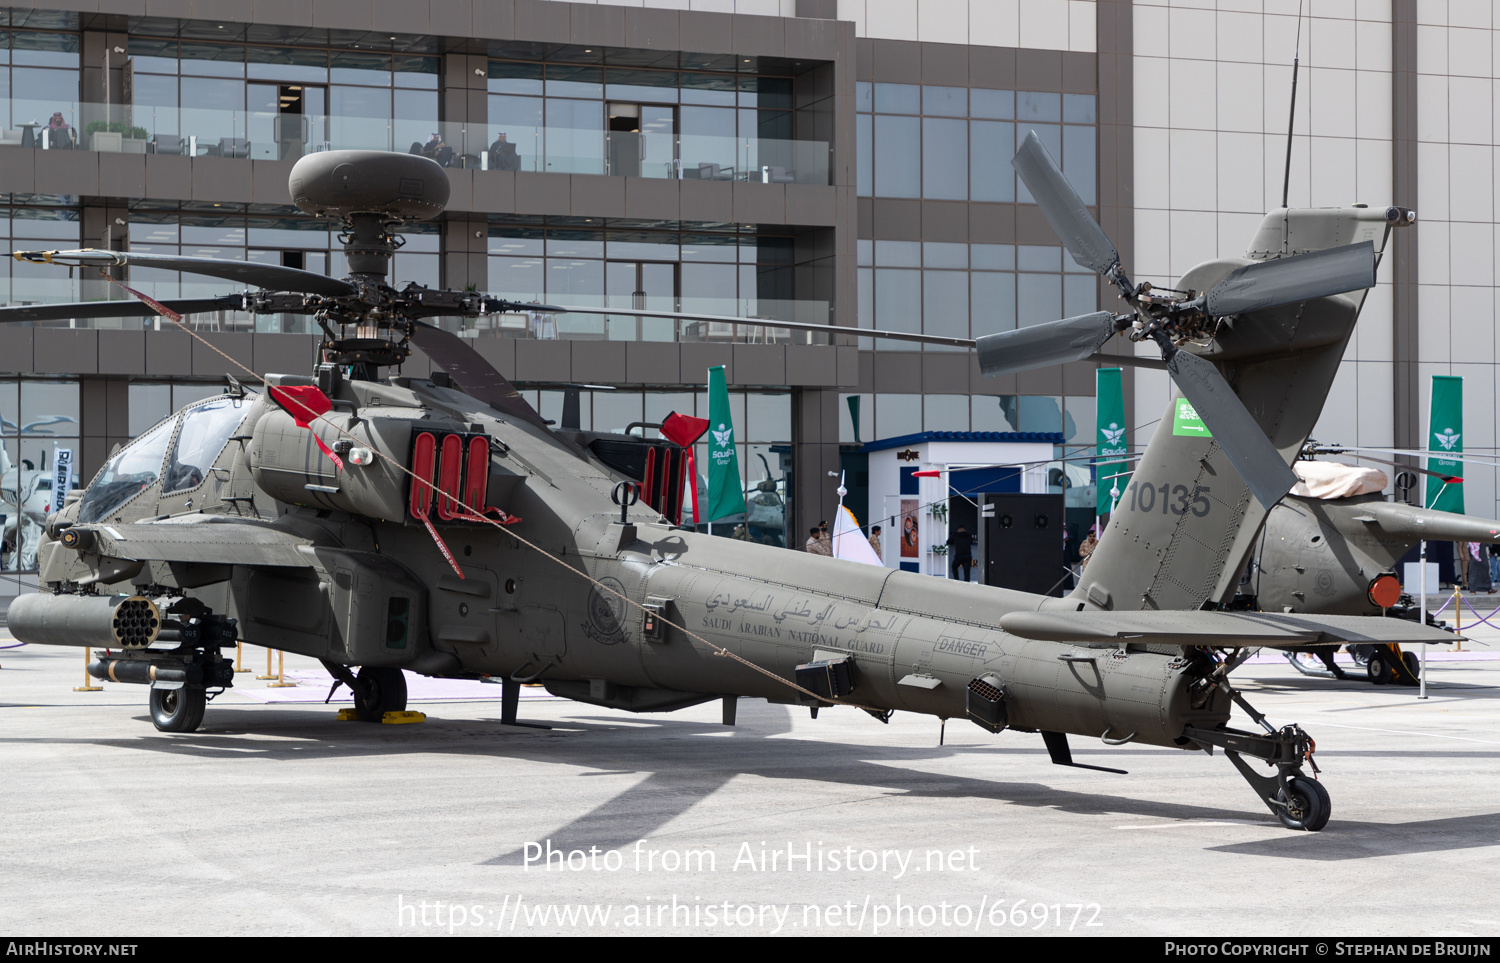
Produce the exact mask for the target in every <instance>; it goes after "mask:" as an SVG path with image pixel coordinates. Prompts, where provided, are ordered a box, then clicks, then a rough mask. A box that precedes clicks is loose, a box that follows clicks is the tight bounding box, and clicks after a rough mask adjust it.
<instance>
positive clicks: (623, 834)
mask: <svg viewBox="0 0 1500 963" xmlns="http://www.w3.org/2000/svg"><path fill="white" fill-rule="evenodd" d="M747 702H748V704H745V705H742V706H741V707H740V711H739V720H738V724H737V725H736V726H735V727H734V728H733V729H726V728H725V727H723V726H721V725H719V724H716V723H708V722H695V721H691V720H676V719H640V718H633V719H630V720H628V722H627V724H624V725H622V724H621V722H622V720H620V719H616V718H609V717H583V718H578V717H574V718H568V719H563V720H558V721H554V722H552V723H551V724H552V725H553V726H554V728H553V729H551V730H538V729H515V728H512V727H509V726H505V725H503V724H501V723H500V722H499V720H498V719H479V720H462V721H453V722H448V721H443V720H433V721H432V722H429V723H428V724H426V725H423V726H420V727H415V729H416V731H415V732H413V730H412V728H409V727H399V728H397V730H396V731H394V732H392V731H390V730H389V728H388V727H380V726H360V725H356V724H350V725H349V726H348V728H347V729H344V730H342V731H341V732H339V733H338V734H337V736H336V737H335V736H333V735H331V734H330V728H331V727H330V726H329V725H327V724H326V723H325V722H321V721H320V722H318V723H315V724H309V723H308V721H307V716H306V713H302V712H296V711H282V712H277V713H267V712H265V711H264V710H263V709H261V708H260V707H245V708H244V709H237V708H233V707H227V706H226V707H224V708H223V709H221V710H218V713H217V721H216V723H215V724H214V729H217V730H219V731H217V732H215V731H202V730H200V732H198V733H196V734H193V735H190V736H171V737H168V736H160V737H158V736H157V735H156V734H154V733H153V734H151V735H149V736H146V737H141V738H117V739H97V738H96V739H74V738H45V739H28V738H24V737H6V738H0V744H4V743H7V742H25V743H28V744H36V743H38V742H43V743H56V744H75V745H76V744H88V745H95V746H112V747H116V748H125V749H131V750H135V751H142V750H144V751H148V752H158V753H164V754H168V755H178V756H190V757H195V758H199V759H213V760H215V761H216V762H217V763H218V764H220V765H231V766H232V765H234V764H235V761H236V760H244V759H267V758H270V759H274V760H277V761H284V762H289V763H294V764H295V763H298V762H302V763H306V762H316V761H322V760H327V759H336V758H356V757H359V756H366V755H371V754H383V753H390V752H393V751H395V752H405V753H422V754H443V753H451V754H455V755H462V756H466V757H469V758H473V757H476V756H481V757H488V758H491V759H497V760H506V759H510V760H517V761H526V762H537V763H548V764H557V765H563V766H573V767H576V768H579V769H583V770H585V771H584V772H582V773H580V775H582V776H587V777H608V776H625V775H631V774H639V773H644V774H645V778H644V779H642V780H640V781H639V782H636V783H634V784H633V785H631V786H630V787H628V788H625V789H623V790H621V791H619V792H617V793H615V794H613V795H611V796H610V797H609V798H608V799H606V800H604V801H603V802H601V803H599V804H598V805H596V806H594V807H593V808H592V809H590V810H589V811H587V812H585V813H583V814H581V815H579V816H577V817H575V818H573V819H570V820H568V821H567V822H564V823H561V824H560V825H559V826H558V827H557V828H556V829H553V830H551V831H549V832H546V833H541V834H538V837H539V838H544V839H550V840H551V841H552V844H553V846H554V848H560V849H564V850H571V849H579V848H581V849H584V850H587V849H588V848H589V847H590V846H596V847H598V848H599V849H600V850H601V851H609V850H613V849H620V848H623V847H628V846H631V845H633V844H634V843H635V842H636V841H637V840H640V839H648V838H651V837H653V836H654V835H655V834H657V833H659V832H660V831H661V830H662V829H663V828H664V827H666V826H668V825H669V824H670V823H672V822H673V821H674V820H676V819H678V818H680V817H682V816H684V815H686V814H688V813H689V812H690V811H692V810H693V809H694V808H695V807H697V806H699V805H700V804H701V803H703V802H705V801H707V800H709V799H710V798H712V797H713V796H714V795H715V794H716V793H718V792H719V791H720V790H722V789H723V788H724V787H725V786H727V785H728V784H729V782H730V781H731V780H733V779H734V778H735V777H737V776H751V777H758V778H761V779H766V780H776V781H780V782H784V783H787V784H788V785H790V786H791V789H790V792H789V794H787V795H786V796H785V797H783V798H787V799H791V800H794V801H795V800H797V799H800V798H807V803H806V805H805V806H797V805H795V804H793V805H791V806H781V805H778V806H777V807H775V808H773V809H766V810H761V811H758V812H748V813H747V812H736V813H733V814H729V815H728V816H727V819H728V820H730V821H740V820H756V819H764V818H775V817H776V815H777V813H778V812H786V811H787V810H797V809H816V808H821V807H823V806H824V805H845V804H847V803H848V802H849V800H847V799H841V800H839V801H838V802H831V803H824V802H821V801H819V800H818V799H816V798H812V797H806V796H804V794H803V793H802V792H801V789H800V788H799V787H801V786H804V785H805V786H807V787H809V788H812V787H816V786H845V787H855V788H861V789H866V790H868V791H869V792H870V793H871V794H872V797H873V798H877V799H878V798H879V797H880V796H899V797H903V798H908V799H909V798H917V799H922V798H926V799H934V800H977V801H989V802H993V803H995V804H996V805H997V806H1003V805H1007V804H1008V805H1013V806H1025V807H1030V808H1035V809H1049V810H1056V811H1059V812H1062V813H1068V814H1074V815H1084V816H1104V815H1115V816H1120V817H1123V818H1127V819H1128V818H1138V819H1156V820H1162V821H1163V822H1164V824H1170V823H1183V822H1191V821H1203V822H1207V821H1231V822H1234V823H1240V824H1243V823H1244V822H1245V821H1246V820H1247V819H1256V820H1259V821H1260V822H1262V823H1263V824H1264V827H1265V828H1266V829H1268V830H1276V831H1277V832H1278V836H1277V837H1276V838H1275V839H1272V840H1267V841H1260V842H1255V843H1238V844H1232V845H1228V846H1221V847H1214V849H1215V851H1221V852H1226V853H1231V854H1252V855H1269V856H1281V857H1289V858H1299V859H1325V860H1340V859H1356V858H1368V857H1375V856H1384V855H1391V854H1393V853H1396V852H1401V851H1403V850H1402V849H1401V847H1402V846H1407V847H1410V851H1412V852H1422V851H1426V849H1427V848H1431V849H1435V850H1445V849H1457V848H1468V847H1476V846H1485V845H1489V844H1490V842H1491V839H1490V837H1492V836H1493V835H1494V833H1493V832H1491V830H1492V829H1495V828H1496V827H1500V817H1488V816H1486V817H1468V818H1467V821H1466V818H1457V819H1448V820H1435V821H1432V823H1430V824H1424V823H1416V824H1408V823H1390V824H1372V823H1364V824H1359V825H1354V824H1348V823H1341V822H1337V821H1335V822H1334V823H1333V824H1331V825H1330V826H1329V827H1328V828H1326V829H1325V830H1323V831H1322V832H1320V833H1317V834H1296V835H1295V836H1286V837H1283V836H1282V835H1280V833H1282V832H1284V831H1283V830H1281V827H1280V826H1279V824H1278V823H1277V821H1276V819H1275V817H1274V816H1272V815H1271V814H1270V813H1268V812H1265V811H1264V810H1258V809H1256V808H1252V807H1253V806H1254V803H1253V797H1245V798H1244V799H1243V801H1244V802H1245V803H1246V805H1243V806H1238V805H1237V806H1235V807H1233V808H1227V807H1217V806H1213V805H1203V804H1199V803H1191V802H1179V801H1172V800H1163V799H1142V798H1139V797H1135V796H1126V795H1116V794H1114V793H1113V792H1111V791H1109V785H1110V783H1111V780H1113V779H1114V778H1117V777H1112V776H1103V775H1101V776H1100V777H1099V780H1098V782H1096V783H1093V784H1092V785H1095V786H1097V787H1098V790H1097V791H1078V790H1074V789H1064V788H1058V787H1057V786H1056V785H1051V784H1048V783H1045V782H1036V781H1019V780H1005V779H981V778H974V777H972V776H964V775H951V774H943V773H933V772H931V771H930V770H927V769H923V768H919V767H914V766H912V763H919V762H923V761H932V760H937V759H944V758H950V759H951V758H955V757H967V756H976V755H977V756H981V757H983V758H985V759H987V760H993V761H994V762H996V763H998V764H1001V765H1003V764H1005V763H1007V762H1009V763H1014V764H1020V765H1024V766H1025V767H1026V768H1027V769H1028V770H1030V771H1031V772H1035V767H1036V766H1037V765H1038V764H1041V765H1048V763H1047V762H1046V760H1047V758H1048V757H1047V753H1046V750H1045V749H1044V748H1043V747H1042V746H1040V745H1036V746H1033V745H1031V744H1030V741H1029V740H1028V741H1027V742H1026V743H1022V744H1012V745H948V746H936V745H933V746H925V747H919V746H910V745H908V746H890V745H886V746H881V745H869V744H865V743H860V744H851V743H846V742H838V741H830V740H820V739H817V738H809V737H806V736H793V735H790V732H791V729H792V726H791V714H790V713H791V710H789V709H788V708H787V707H786V706H780V705H772V704H769V703H758V704H757V703H756V702H750V701H749V700H747ZM241 712H243V713H244V715H243V719H244V720H245V722H246V723H247V724H246V725H244V726H238V725H235V724H234V723H235V722H237V721H239V720H237V719H235V718H234V717H235V716H238V715H240V713H241ZM252 721H253V723H254V724H253V726H252V725H250V724H249V723H251V722H252ZM710 734H712V735H713V736H715V737H716V738H718V739H720V740H723V745H722V748H721V749H718V750H717V751H715V752H713V753H711V754H706V753H704V752H703V750H702V746H701V743H697V740H698V739H701V738H702V737H704V736H706V735H710ZM266 735H272V736H276V737H277V738H278V739H279V740H299V741H303V744H301V745H297V746H288V745H286V744H285V743H281V744H277V745H267V743H266V741H265V740H264V738H261V737H264V736H266ZM413 736H417V738H413ZM674 743H675V744H679V745H680V747H681V749H682V750H683V751H677V752H674V751H673V748H674ZM1080 748H1081V747H1080ZM1080 748H1075V750H1074V754H1075V758H1080V757H1084V756H1085V755H1091V754H1094V753H1093V751H1091V750H1089V749H1082V751H1080ZM1160 752H1166V750H1154V749H1149V748H1140V749H1130V748H1117V749H1111V750H1109V751H1108V752H1107V753H1105V752H1103V751H1098V754H1100V755H1101V756H1102V755H1106V754H1107V755H1108V756H1109V757H1110V758H1111V759H1114V760H1116V761H1117V762H1120V763H1121V764H1128V760H1129V759H1130V758H1131V757H1132V756H1134V757H1137V758H1140V757H1143V756H1145V755H1147V754H1153V755H1154V754H1159V753H1160ZM1195 761H1198V760H1195ZM1201 761H1202V762H1207V760H1201ZM1216 761H1217V760H1216ZM1059 775H1062V774H1061V773H1059ZM1069 775H1071V774H1069ZM1236 798H1237V799H1238V798H1239V797H1238V796H1237V797H1236ZM1476 820H1477V822H1476ZM1468 824H1473V825H1477V826H1478V832H1475V831H1474V830H1472V829H1468V828H1464V827H1465V826H1466V825H1468ZM1426 826H1434V827H1437V828H1438V829H1439V830H1440V833H1439V837H1438V838H1436V839H1423V838H1421V834H1422V833H1423V832H1430V830H1427V829H1424V827H1426ZM1349 834H1353V838H1352V840H1351V841H1350V842H1348V843H1340V844H1337V845H1335V843H1336V841H1338V840H1341V839H1343V838H1344V837H1345V836H1346V835H1349ZM1381 839H1383V840H1384V841H1385V844H1384V845H1382V846H1377V845H1374V844H1373V842H1372V841H1375V840H1381ZM1309 840H1318V841H1319V842H1309ZM1392 840H1395V841H1396V842H1395V843H1392ZM522 861H523V851H522V850H521V849H516V848H507V849H506V850H505V851H504V852H501V853H498V854H496V855H495V856H493V857H491V858H488V859H481V860H480V861H479V864H480V865H493V866H519V865H522Z"/></svg>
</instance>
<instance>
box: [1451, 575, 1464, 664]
mask: <svg viewBox="0 0 1500 963" xmlns="http://www.w3.org/2000/svg"><path fill="white" fill-rule="evenodd" d="M1453 600H1454V601H1453V631H1454V632H1457V633H1461V632H1463V630H1464V607H1463V606H1462V605H1460V604H1458V603H1460V602H1462V601H1463V596H1462V595H1460V594H1459V592H1458V586H1457V585H1456V584H1455V585H1454V586H1453ZM1463 650H1464V640H1463V639H1459V640H1457V641H1456V642H1454V643H1453V651H1454V652H1462V651H1463Z"/></svg>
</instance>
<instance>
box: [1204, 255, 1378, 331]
mask: <svg viewBox="0 0 1500 963" xmlns="http://www.w3.org/2000/svg"><path fill="white" fill-rule="evenodd" d="M1374 286H1375V245H1374V244H1372V243H1371V242H1369V241H1363V242H1361V243H1359V244H1350V245H1347V246H1345V247H1333V248H1329V249H1328V250H1326V251H1314V252H1312V253H1311V254H1298V255H1296V256H1295V257H1284V258H1278V259H1276V260H1274V261H1257V262H1256V263H1254V264H1246V265H1245V266H1244V267H1239V268H1235V269H1234V271H1233V272H1231V273H1230V275H1229V277H1227V278H1225V279H1224V280H1222V281H1220V282H1219V283H1218V284H1216V285H1214V287H1213V289H1212V290H1210V291H1209V292H1208V295H1207V296H1206V298H1205V299H1204V306H1205V308H1206V310H1207V311H1208V313H1209V314H1211V315H1214V316H1215V317H1223V316H1224V315H1228V314H1244V313H1246V312H1249V311H1257V310H1259V309H1261V308H1269V307H1275V306H1276V305H1278V304H1296V303H1297V302H1299V301H1310V300H1312V299H1313V298H1323V297H1328V296H1329V295H1332V294H1343V293H1345V292H1347V291H1361V290H1364V289H1365V288H1373V287H1374Z"/></svg>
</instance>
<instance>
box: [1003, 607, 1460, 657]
mask: <svg viewBox="0 0 1500 963" xmlns="http://www.w3.org/2000/svg"><path fill="white" fill-rule="evenodd" d="M1000 627H1001V628H1002V629H1004V630H1005V631H1007V632H1009V633H1011V634H1012V635H1019V636H1022V637H1024V638H1028V639H1037V640H1039V641H1043V642H1078V643H1081V644H1085V645H1087V644H1107V645H1123V644H1125V643H1135V644H1141V645H1209V646H1215V647H1219V648H1234V647H1240V646H1261V647H1265V648H1272V649H1300V648H1305V647H1307V646H1313V645H1342V644H1344V643H1346V642H1353V643H1365V644H1375V645H1386V644H1391V643H1394V644H1397V645H1416V644H1421V643H1437V644H1441V643H1446V642H1455V641H1458V639H1459V636H1457V635H1455V634H1454V633H1452V632H1449V631H1447V630H1446V629H1438V628H1433V627H1431V626H1424V625H1418V624H1417V623H1416V622H1410V621H1407V620H1406V619H1382V618H1375V617H1373V616H1363V615H1273V614H1271V613H1268V612H1012V613H1010V614H1009V615H1002V616H1001V617H1000Z"/></svg>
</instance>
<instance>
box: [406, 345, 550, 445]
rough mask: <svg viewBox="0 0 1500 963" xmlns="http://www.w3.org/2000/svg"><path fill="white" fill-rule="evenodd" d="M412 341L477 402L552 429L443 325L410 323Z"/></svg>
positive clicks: (512, 387)
mask: <svg viewBox="0 0 1500 963" xmlns="http://www.w3.org/2000/svg"><path fill="white" fill-rule="evenodd" d="M411 340H412V343H413V344H415V345H416V346H417V347H419V348H421V349H422V351H423V352H424V353H425V354H426V355H427V357H429V358H431V359H432V360H433V361H434V362H436V364H437V366H438V367H439V368H442V369H443V370H444V371H446V372H448V375H449V377H451V378H452V379H453V383H454V384H456V385H458V387H459V388H460V389H462V390H463V392H464V394H466V395H469V396H470V397H472V398H474V399H475V400H476V401H481V402H483V403H484V404H487V405H489V406H490V407H491V408H494V409H495V410H496V411H503V412H505V413H506V414H508V415H514V416H515V417H517V418H521V419H523V420H525V421H529V422H531V423H532V424H533V425H536V426H537V427H539V428H544V429H547V430H549V431H550V430H551V429H550V428H549V427H548V425H547V421H546V419H544V418H543V417H542V416H541V415H539V414H537V412H536V409H535V408H533V407H531V405H529V404H527V403H526V399H525V398H522V397H521V393H520V392H519V391H517V390H516V386H515V385H513V384H511V383H510V381H509V380H508V379H507V378H506V377H505V375H503V374H501V373H500V372H498V371H496V370H495V366H494V365H492V364H490V363H489V362H488V361H486V360H485V358H484V355H482V354H480V353H479V352H478V351H476V350H474V346H473V345H472V344H469V343H468V342H467V341H465V340H464V339H463V338H460V337H457V336H456V335H453V334H450V333H449V332H447V331H444V330H443V329H442V328H436V327H433V326H432V325H430V324H427V323H426V322H425V321H414V322H412V335H411Z"/></svg>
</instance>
